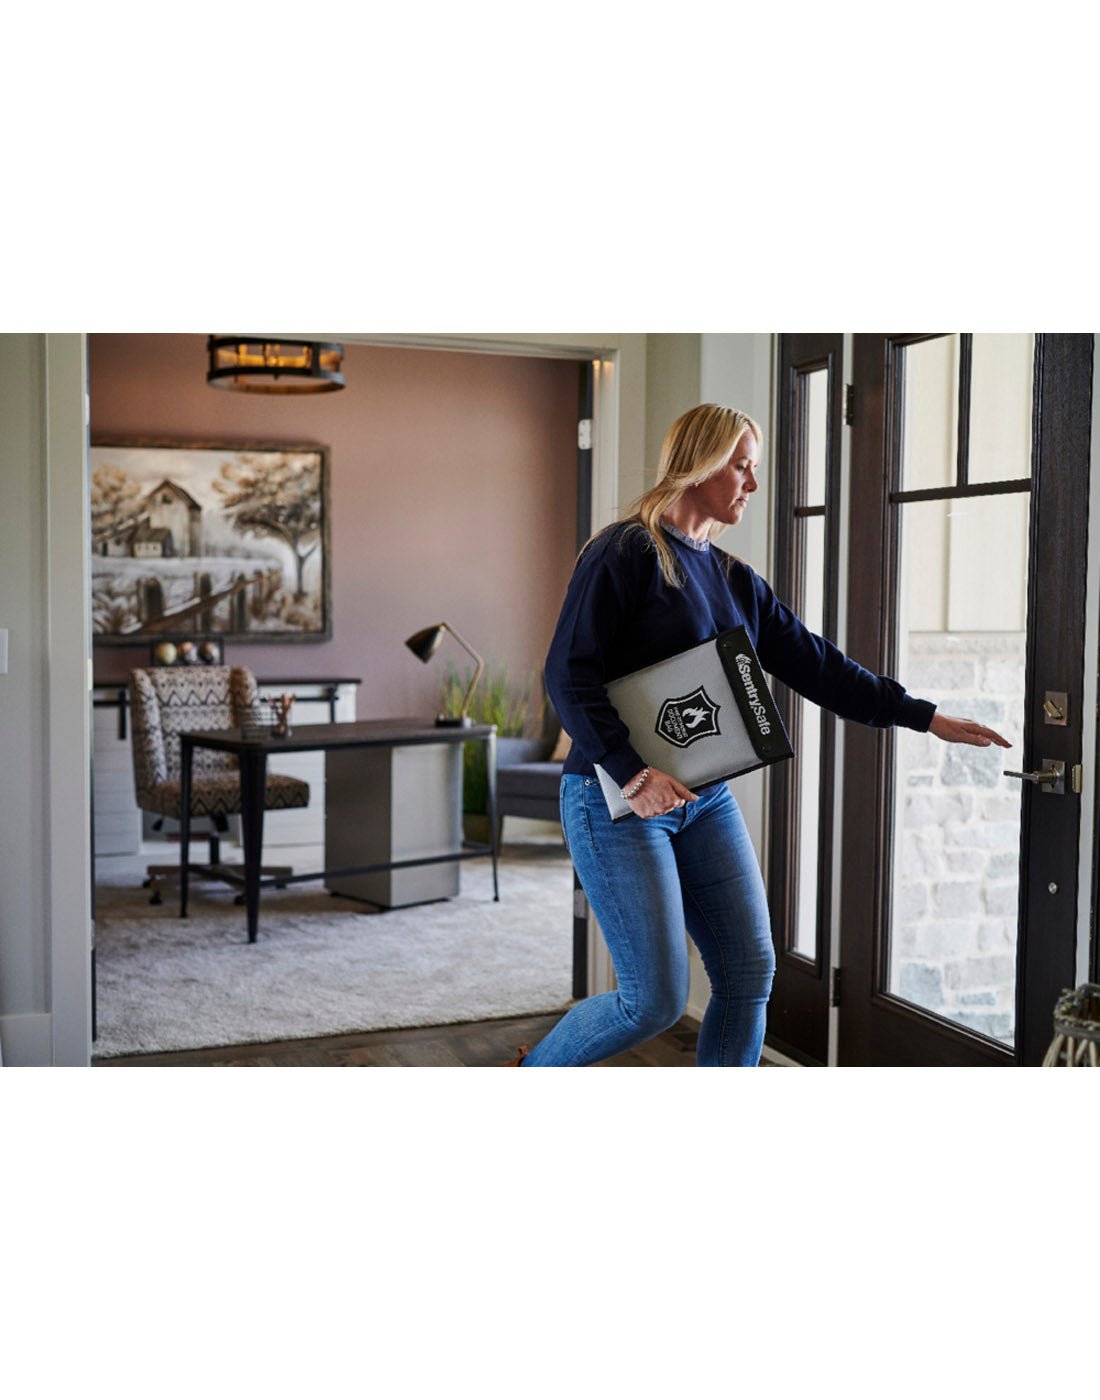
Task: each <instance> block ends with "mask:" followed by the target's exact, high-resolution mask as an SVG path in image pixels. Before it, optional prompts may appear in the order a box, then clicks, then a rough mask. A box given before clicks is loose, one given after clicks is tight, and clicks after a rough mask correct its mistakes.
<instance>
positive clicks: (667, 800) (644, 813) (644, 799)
mask: <svg viewBox="0 0 1100 1400" xmlns="http://www.w3.org/2000/svg"><path fill="white" fill-rule="evenodd" d="M641 776H642V775H641V773H635V774H634V776H633V778H631V780H630V782H629V783H624V784H623V789H624V791H628V790H629V789H630V788H632V787H633V786H634V784H635V783H636V782H637V781H638V779H639V778H640V777H641ZM626 801H627V805H628V806H629V808H630V810H631V811H632V812H633V813H634V815H635V816H638V817H662V816H664V814H665V813H666V812H674V811H676V809H677V808H678V807H682V806H684V804H685V803H686V802H698V801H699V798H698V795H697V794H696V793H694V792H692V791H691V789H690V788H686V787H684V785H683V783H679V782H677V781H676V779H675V778H673V777H672V776H671V775H670V774H668V773H662V772H661V770H660V769H659V768H650V770H649V777H648V778H647V779H646V780H645V782H644V783H643V784H642V787H641V791H640V792H639V793H638V795H637V797H628V798H627V799H626Z"/></svg>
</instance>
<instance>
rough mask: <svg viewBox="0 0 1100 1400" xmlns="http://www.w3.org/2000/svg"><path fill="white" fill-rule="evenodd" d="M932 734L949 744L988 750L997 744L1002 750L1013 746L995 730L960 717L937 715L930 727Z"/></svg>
mask: <svg viewBox="0 0 1100 1400" xmlns="http://www.w3.org/2000/svg"><path fill="white" fill-rule="evenodd" d="M930 729H931V732H932V733H933V734H935V735H936V737H937V738H938V739H943V740H944V742H945V743H948V744H975V745H977V746H978V747H979V748H983V749H987V748H988V747H989V745H990V744H997V745H999V746H1000V747H1001V748H1002V749H1010V748H1011V747H1012V744H1011V743H1010V742H1009V740H1008V739H1006V738H1005V737H1004V735H1002V734H998V733H997V731H996V730H995V729H990V728H988V726H987V725H984V724H979V723H978V722H977V720H973V719H962V718H961V717H959V716H958V715H939V714H937V715H935V716H934V717H933V720H932V724H931V725H930Z"/></svg>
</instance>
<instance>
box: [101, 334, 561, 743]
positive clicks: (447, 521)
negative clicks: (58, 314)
mask: <svg viewBox="0 0 1100 1400" xmlns="http://www.w3.org/2000/svg"><path fill="white" fill-rule="evenodd" d="M345 349H346V358H345V360H344V372H345V380H346V384H347V387H346V388H345V389H343V390H342V391H341V392H339V393H336V394H321V395H318V396H317V397H316V398H309V397H306V398H301V397H291V396H287V397H283V396H267V395H250V394H235V393H226V392H223V391H221V390H217V389H211V388H208V387H207V384H206V378H205V376H206V353H205V337H203V336H196V335H92V336H90V337H89V348H88V359H89V378H90V389H91V417H92V435H93V437H94V438H100V439H102V438H109V437H111V436H112V435H120V436H121V435H125V436H130V437H132V436H149V437H166V438H179V439H181V440H182V439H187V438H216V439H224V440H226V441H230V442H232V441H242V440H247V439H249V438H252V439H255V440H260V441H272V442H278V441H284V440H285V441H302V442H317V443H323V444H326V445H328V447H329V448H330V449H331V483H330V505H331V513H332V558H331V568H332V606H333V637H332V640H331V641H330V642H310V643H294V644H286V643H284V644H282V645H272V644H268V643H255V644H254V643H246V644H243V645H241V644H238V645H229V646H227V647H226V660H227V661H228V662H230V663H232V664H237V665H245V666H249V667H251V669H252V670H253V671H255V672H256V673H257V674H258V675H261V676H263V675H266V676H292V675H300V676H303V677H309V676H317V677H320V676H360V677H362V681H363V684H362V686H361V688H360V690H359V714H360V716H361V717H364V718H366V717H371V716H379V715H401V714H429V713H434V711H435V705H436V697H437V689H438V680H439V678H440V676H441V675H442V671H443V667H444V661H445V659H446V658H451V659H453V660H454V661H455V662H456V664H458V665H459V666H460V667H464V665H465V661H466V653H465V652H464V651H463V650H462V649H461V648H460V647H459V646H457V644H456V643H455V642H453V641H452V640H450V639H445V640H444V643H443V646H442V647H441V649H440V651H439V652H438V653H437V655H436V658H435V659H434V660H433V661H432V662H431V663H429V664H428V665H427V666H424V665H422V664H421V663H420V662H419V661H417V659H416V658H415V657H414V656H413V655H412V653H411V652H410V651H409V650H408V649H407V648H406V647H405V646H404V645H403V643H404V639H405V638H406V637H407V636H409V635H410V634H411V633H412V632H415V631H416V630H417V629H419V628H421V627H425V626H427V625H429V624H430V623H434V622H441V621H447V622H450V623H451V624H452V625H453V626H454V627H456V628H457V629H458V631H459V632H461V633H462V635H463V636H464V637H466V638H467V640H468V641H469V642H470V644H471V645H472V646H474V647H476V648H477V649H478V650H479V651H481V653H482V654H483V656H485V658H486V661H487V662H500V663H503V664H506V665H507V666H509V667H510V668H512V669H513V670H514V671H515V672H516V673H519V672H522V671H524V670H525V669H527V668H535V669H536V670H537V671H538V673H539V674H540V675H541V671H542V663H543V660H544V658H545V655H546V650H547V647H548V645H549V642H550V637H551V634H552V632H553V629H554V623H555V621H556V620H557V614H558V608H559V607H560V605H561V600H562V597H563V595H564V592H565V588H566V585H567V583H568V581H569V576H570V573H571V571H572V567H573V560H574V557H575V554H576V548H575V544H576V542H575V533H574V532H575V529H576V492H577V464H576V419H577V374H578V370H577V366H576V365H575V364H574V363H571V362H569V361H562V360H539V359H534V358H521V357H512V356H504V355H471V354H463V353H458V352H452V351H440V350H397V349H388V348H382V347H375V346H366V345H348V346H346V347H345ZM147 662H148V648H147V647H145V646H142V647H137V648H121V647H119V648H115V647H98V648H97V649H96V656H95V674H96V679H97V680H98V679H103V680H115V679H124V678H125V677H126V675H127V674H128V672H129V669H130V667H131V666H135V665H145V664H147Z"/></svg>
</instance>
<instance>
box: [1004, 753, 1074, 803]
mask: <svg viewBox="0 0 1100 1400" xmlns="http://www.w3.org/2000/svg"><path fill="white" fill-rule="evenodd" d="M1043 764H1044V767H1042V768H1040V769H1039V771H1038V772H1037V773H1015V772H1013V771H1012V770H1011V769H1009V768H1006V769H1005V770H1004V776H1005V777H1006V778H1023V779H1024V781H1025V782H1028V783H1035V784H1037V785H1038V786H1041V787H1042V788H1043V791H1044V792H1052V793H1055V794H1058V795H1061V794H1062V793H1064V792H1065V790H1066V765H1065V764H1064V763H1062V762H1061V761H1060V760H1058V759H1053V758H1044V759H1043Z"/></svg>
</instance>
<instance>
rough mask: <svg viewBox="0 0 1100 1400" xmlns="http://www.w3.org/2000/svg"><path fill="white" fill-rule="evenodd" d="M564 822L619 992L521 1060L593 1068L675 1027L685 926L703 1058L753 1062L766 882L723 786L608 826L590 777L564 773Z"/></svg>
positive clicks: (565, 1023)
mask: <svg viewBox="0 0 1100 1400" xmlns="http://www.w3.org/2000/svg"><path fill="white" fill-rule="evenodd" d="M561 822H562V829H563V830H564V832H565V841H566V845H567V846H568V847H569V854H570V856H571V857H572V860H573V866H574V869H575V870H576V872H577V875H578V877H579V879H580V882H581V885H582V886H583V888H584V892H585V895H586V896H587V898H588V902H589V904H590V905H591V906H592V912H593V913H594V914H595V916H596V918H597V919H598V921H599V925H600V929H601V931H602V933H603V936H604V940H605V941H606V943H607V946H608V950H609V951H610V953H611V960H612V962H613V963H614V965H615V975H616V979H617V981H618V990H617V991H614V992H604V993H601V994H600V995H599V996H593V997H588V998H587V1000H585V1001H581V1002H578V1003H577V1005H576V1006H574V1007H572V1008H571V1010H569V1011H568V1012H567V1013H566V1014H565V1016H563V1017H562V1019H561V1020H560V1021H559V1022H558V1024H557V1025H556V1026H555V1027H554V1028H553V1030H552V1031H550V1033H549V1034H548V1035H547V1036H545V1037H544V1038H543V1039H542V1040H541V1041H540V1042H539V1043H538V1045H536V1046H535V1048H534V1049H533V1050H532V1051H531V1052H530V1054H529V1055H527V1056H526V1058H525V1059H524V1061H523V1068H527V1067H528V1066H532V1067H536V1066H539V1065H590V1064H595V1063H597V1062H598V1061H600V1060H605V1059H607V1058H608V1057H609V1056H611V1055H616V1054H618V1053H619V1051H621V1050H628V1049H629V1048H630V1047H631V1046H632V1045H638V1044H640V1043H641V1042H642V1041H644V1040H649V1039H650V1038H651V1037H652V1036H655V1035H659V1034H660V1033H661V1031H663V1030H667V1029H668V1027H669V1026H673V1025H675V1024H676V1022H677V1021H678V1020H679V1019H680V1017H681V1016H682V1015H683V1012H684V1007H685V1006H686V1004H687V997H688V949H687V940H686V938H685V937H684V932H685V928H686V931H687V933H688V934H690V935H691V938H692V940H693V941H694V943H695V945H696V947H697V948H698V949H699V952H700V954H701V956H702V959H703V966H704V967H705V968H706V972H707V976H708V977H709V978H710V988H711V996H710V1002H709V1004H708V1006H707V1010H706V1015H705V1016H704V1017H703V1024H702V1027H701V1029H700V1031H699V1044H698V1049H697V1051H696V1061H697V1063H698V1064H700V1065H755V1064H757V1063H758V1062H759V1059H760V1051H761V1049H762V1047H763V1044H764V1021H765V1015H766V1010H767V1004H768V995H769V993H770V991H771V985H772V978H773V976H774V974H775V951H774V949H773V947H772V935H771V923H770V920H769V918H768V906H767V899H766V897H765V892H764V881H763V879H762V877H761V874H760V866H759V864H758V863H757V860H756V853H755V852H754V850H753V848H752V842H751V840H750V839H749V833H748V829H747V828H746V826H745V820H744V818H743V817H742V815H741V809H740V808H739V807H738V805H737V803H736V802H735V801H734V799H733V795H732V794H731V792H730V790H729V788H728V787H727V786H726V784H725V783H716V784H714V785H713V786H712V787H709V788H707V789H706V790H705V791H703V792H702V793H700V795H699V801H698V802H689V803H688V804H687V806H686V807H682V808H680V809H679V810H678V811H675V812H670V813H668V815H666V816H661V817H645V818H642V817H637V816H630V817H626V818H625V819H624V820H623V821H620V822H616V823H614V824H613V823H612V821H611V817H610V816H609V814H608V811H607V804H606V803H605V802H604V798H603V793H602V792H601V791H600V785H599V783H598V781H597V780H596V779H595V778H586V777H584V776H583V775H582V774H580V773H566V774H565V775H564V776H563V777H562V780H561Z"/></svg>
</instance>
